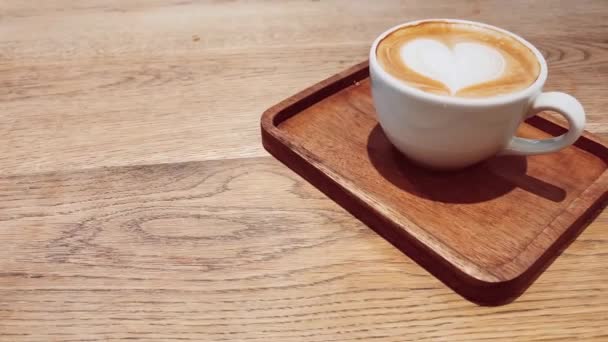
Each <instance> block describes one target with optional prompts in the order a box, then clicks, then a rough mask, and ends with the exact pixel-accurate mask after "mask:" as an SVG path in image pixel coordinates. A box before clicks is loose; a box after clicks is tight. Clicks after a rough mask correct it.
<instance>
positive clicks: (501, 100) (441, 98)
mask: <svg viewBox="0 0 608 342" xmlns="http://www.w3.org/2000/svg"><path fill="white" fill-rule="evenodd" d="M426 22H447V23H458V24H469V25H476V26H480V27H484V28H488V29H491V30H495V31H498V32H500V33H504V34H506V35H509V36H511V37H513V38H515V39H516V40H517V41H519V42H520V43H522V44H523V45H524V46H526V47H527V48H528V49H530V51H532V52H533V53H534V55H535V56H536V60H537V61H538V63H539V65H540V71H539V73H538V77H537V78H536V80H535V81H534V82H533V83H532V84H531V85H529V86H528V87H527V88H525V89H522V90H518V91H516V92H513V93H509V94H502V95H496V96H490V97H481V98H464V97H456V96H446V95H439V94H433V93H429V92H425V91H423V90H420V89H418V88H415V87H412V86H410V85H408V84H406V83H405V82H403V81H401V80H399V79H398V78H396V77H395V76H393V75H391V74H389V73H388V72H387V71H385V70H384V69H383V68H382V67H381V66H380V65H379V63H378V60H377V56H376V50H377V48H378V44H379V43H380V41H382V39H384V38H385V37H386V36H387V35H389V34H391V33H392V32H394V31H396V30H398V29H401V28H403V27H407V26H413V25H418V24H421V23H426ZM369 61H370V68H373V69H374V72H375V73H376V74H377V75H378V76H380V77H381V78H382V79H383V80H384V81H386V82H387V83H388V84H389V85H390V86H392V87H394V88H397V89H398V90H399V91H401V92H403V93H407V94H410V95H412V96H416V97H419V98H421V99H424V100H427V101H430V102H441V103H443V104H450V105H466V106H488V105H501V104H507V103H511V102H514V101H517V100H521V99H523V98H527V97H530V96H531V95H533V94H535V93H537V92H540V90H541V89H542V87H543V85H544V84H545V81H546V80H547V62H546V61H545V58H544V57H543V55H542V53H540V51H539V50H538V49H537V48H536V47H535V46H534V45H532V44H531V43H530V42H528V41H527V40H525V39H524V38H522V37H520V36H518V35H517V34H515V33H513V32H510V31H507V30H504V29H501V28H499V27H496V26H492V25H489V24H485V23H480V22H477V21H470V20H462V19H448V18H436V19H422V20H415V21H409V22H406V23H402V24H399V25H396V26H393V27H391V28H389V29H388V30H386V31H384V32H383V33H382V34H380V35H379V36H378V37H377V38H376V39H375V40H374V42H373V44H372V46H371V49H370V54H369Z"/></svg>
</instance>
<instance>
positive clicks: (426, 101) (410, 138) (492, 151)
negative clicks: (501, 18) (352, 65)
mask: <svg viewBox="0 0 608 342" xmlns="http://www.w3.org/2000/svg"><path fill="white" fill-rule="evenodd" d="M425 21H434V22H436V21H442V22H453V23H465V24H473V25H478V26H482V27H487V28H490V29H493V30H496V31H499V32H502V33H504V34H506V35H509V36H512V37H513V38H515V39H517V40H518V41H520V42H521V43H522V44H524V45H525V46H527V47H528V48H529V49H530V50H531V51H533V52H534V54H535V55H536V58H537V59H538V63H539V64H540V73H539V75H538V78H537V79H536V81H535V82H534V83H533V84H532V85H530V86H529V87H528V88H526V89H524V90H521V91H517V92H513V93H509V94H506V95H499V96H493V97H486V98H471V99H469V98H461V97H450V96H443V95H437V94H432V93H427V92H424V91H422V90H420V89H417V88H414V87H412V86H409V85H407V84H406V83H404V82H402V81H400V80H398V79H397V78H395V77H394V76H392V75H390V74H389V73H388V72H386V71H385V70H384V69H382V67H381V66H380V65H379V63H378V60H377V57H376V48H377V46H378V43H379V42H380V41H381V40H382V39H383V38H384V37H386V36H387V35H388V34H389V33H391V32H393V31H395V30H398V29H400V28H402V27H405V26H409V25H416V24H419V23H421V22H425ZM369 69H370V75H371V82H372V95H373V99H374V106H375V107H376V112H377V115H378V121H379V122H380V125H381V126H382V129H383V131H384V133H385V134H386V136H387V138H388V139H389V140H390V141H391V143H392V144H393V145H394V146H395V147H396V148H397V149H398V150H399V151H401V152H402V153H403V154H405V155H406V156H407V157H409V158H410V159H412V160H413V161H415V162H418V163H419V164H422V165H425V166H428V167H432V168H439V169H453V168H462V167H466V166H469V165H472V164H475V163H477V162H480V161H482V160H484V159H486V158H489V157H491V156H494V155H497V154H504V155H535V154H544V153H551V152H556V151H558V150H561V149H563V148H565V147H567V146H569V145H571V144H573V143H574V142H575V141H576V140H577V139H578V138H579V137H580V135H581V134H582V133H583V129H584V126H585V111H584V110H583V107H582V105H581V104H580V103H579V102H578V101H577V100H576V99H575V98H574V97H572V96H570V95H568V94H565V93H559V92H547V93H543V92H542V88H543V85H544V84H545V81H546V79H547V62H546V61H545V58H544V57H543V55H542V54H541V53H540V52H539V51H538V49H536V48H535V47H534V46H533V45H532V44H530V43H529V42H527V41H526V40H524V39H523V38H521V37H519V36H517V35H515V34H513V33H511V32H508V31H505V30H503V29H500V28H497V27H494V26H490V25H486V24H482V23H476V22H471V21H465V20H455V19H427V20H420V21H415V22H409V23H405V24H402V25H398V26H395V27H393V28H391V29H389V30H387V31H386V32H384V33H382V34H381V35H380V36H379V37H378V38H377V39H376V40H375V41H374V43H373V45H372V47H371V51H370V56H369ZM544 110H550V111H554V112H557V113H559V114H561V115H563V116H564V117H565V118H566V119H567V120H568V123H569V125H570V129H569V131H568V132H567V133H565V134H564V135H561V136H559V137H555V138H550V139H541V140H537V139H524V138H519V137H516V136H515V133H516V130H517V127H518V126H519V125H520V124H521V122H522V121H523V120H525V119H526V118H528V117H530V116H533V115H535V114H536V113H538V112H540V111H544Z"/></svg>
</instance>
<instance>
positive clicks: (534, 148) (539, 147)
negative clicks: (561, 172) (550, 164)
mask: <svg viewBox="0 0 608 342" xmlns="http://www.w3.org/2000/svg"><path fill="white" fill-rule="evenodd" d="M545 110H550V111H553V112H557V113H559V114H561V115H562V116H563V117H565V118H566V119H567V120H568V124H569V125H570V128H569V130H568V132H566V133H564V134H562V135H560V136H559V137H554V138H548V139H526V138H519V137H513V139H512V140H511V142H510V143H509V145H508V146H507V148H506V149H505V150H503V151H502V152H501V153H500V154H502V155H519V156H529V155H535V154H545V153H551V152H556V151H559V150H561V149H563V148H566V147H568V146H570V145H572V144H573V143H574V142H575V141H576V140H577V139H578V138H579V137H580V136H581V134H583V130H584V128H585V110H584V109H583V106H582V105H581V104H580V102H578V100H576V99H575V98H574V97H572V96H570V95H568V94H566V93H560V92H548V93H542V94H540V95H538V96H537V97H536V98H535V99H534V101H533V102H532V105H531V106H530V109H529V111H528V115H527V116H526V117H531V116H534V115H536V114H537V113H539V112H542V111H545Z"/></svg>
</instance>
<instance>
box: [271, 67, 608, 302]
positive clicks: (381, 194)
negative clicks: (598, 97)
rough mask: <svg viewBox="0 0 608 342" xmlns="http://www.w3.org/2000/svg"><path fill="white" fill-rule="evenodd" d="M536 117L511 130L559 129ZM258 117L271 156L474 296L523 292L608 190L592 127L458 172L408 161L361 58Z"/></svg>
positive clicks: (606, 156)
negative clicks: (538, 150) (553, 146)
mask: <svg viewBox="0 0 608 342" xmlns="http://www.w3.org/2000/svg"><path fill="white" fill-rule="evenodd" d="M488 115H492V114H491V113H488ZM543 115H546V114H545V113H543V114H542V115H537V116H536V117H534V118H531V119H529V120H528V121H527V122H526V123H524V124H522V125H521V126H520V127H519V129H518V132H517V135H518V136H521V137H526V138H532V139H548V138H551V137H554V136H558V135H561V134H564V133H565V132H566V128H565V127H562V126H559V125H557V124H554V123H553V122H551V121H549V120H546V119H545V118H544V117H543ZM261 126H262V127H261V128H262V142H263V144H264V147H265V148H266V149H267V150H268V151H269V152H270V153H271V154H272V155H274V156H275V157H276V158H277V159H279V160H280V161H282V162H283V163H284V164H286V165H287V166H289V167H290V168H291V169H293V170H294V171H296V172H297V173H298V174H300V175H302V177H304V178H305V179H307V180H308V181H309V182H310V183H311V184H313V185H315V186H316V187H317V188H318V189H319V190H321V191H323V192H324V193H325V194H327V195H328V196H329V197H330V198H332V199H334V200H335V201H336V202H337V203H339V204H340V205H341V206H342V207H344V208H345V209H347V210H348V211H349V212H350V213H352V214H353V215H354V216H356V217H358V218H359V219H361V221H363V222H365V223H366V224H367V225H369V226H370V227H372V228H373V229H374V230H376V231H377V232H378V233H380V234H381V235H383V236H385V237H386V239H387V240H388V241H390V242H391V243H393V244H394V245H395V246H396V247H398V248H399V249H401V250H402V251H403V252H404V253H406V254H407V255H408V256H410V257H411V258H412V259H414V260H416V261H417V262H418V263H419V264H420V265H421V266H423V267H424V268H426V269H427V270H429V272H431V273H433V274H434V275H435V276H437V277H438V278H439V279H440V280H442V281H443V282H444V283H446V284H447V285H448V286H450V287H452V288H453V289H454V290H455V291H456V292H458V293H460V294H461V295H463V296H464V297H466V298H468V299H470V300H472V301H475V302H478V303H481V304H494V305H496V304H505V303H508V302H510V301H512V300H513V299H515V298H516V296H518V295H519V294H521V293H522V292H523V291H524V290H525V288H526V287H527V286H528V285H529V284H530V283H531V282H532V281H533V280H534V279H535V278H536V277H537V276H538V274H539V273H540V272H542V270H543V269H544V268H546V266H547V265H548V263H549V262H550V261H552V260H553V259H554V258H555V257H556V256H557V255H559V252H560V251H561V250H563V249H564V248H565V247H567V245H568V244H569V243H570V242H571V241H572V239H574V238H575V237H576V236H577V235H578V234H579V233H580V232H581V230H582V229H584V228H585V226H586V224H587V223H589V222H590V221H591V220H593V219H594V218H595V216H596V215H597V213H599V212H600V211H602V210H603V209H604V207H605V206H606V199H607V198H608V171H607V170H606V169H607V166H608V165H607V163H608V147H607V146H606V145H605V144H603V143H602V142H600V141H599V140H598V138H596V137H594V136H592V135H590V134H589V133H588V132H587V133H585V134H583V136H582V137H581V138H580V139H579V140H578V141H577V142H576V143H575V144H574V145H572V146H570V147H568V148H566V149H563V150H561V151H559V152H557V153H551V154H546V155H542V156H534V157H529V158H525V157H521V156H519V157H516V156H501V157H495V158H491V159H489V160H487V161H485V162H483V163H479V164H477V165H474V166H472V167H469V168H467V169H465V170H461V171H457V172H451V173H445V172H430V171H428V170H425V169H423V168H421V167H419V166H417V165H415V164H413V163H412V162H410V161H408V160H407V159H405V158H404V157H403V155H401V154H399V153H397V152H396V150H395V148H393V146H392V145H391V143H390V142H389V141H388V139H387V138H386V136H385V135H384V133H383V132H382V128H380V125H379V124H378V122H377V120H376V111H375V110H374V106H373V101H372V96H371V81H370V78H369V71H368V63H367V62H364V63H361V64H359V65H356V66H353V67H352V68H349V69H347V70H345V71H343V72H341V73H339V74H337V75H335V76H333V77H331V78H329V79H326V80H324V81H322V82H319V83H318V84H315V85H313V86H311V87H310V88H308V89H306V90H303V91H302V92H300V93H298V94H296V95H294V96H292V97H290V98H289V99H287V100H285V101H283V102H281V103H280V104H278V105H276V106H273V107H272V108H270V109H268V110H267V111H266V112H265V113H264V115H263V116H262V119H261ZM531 208H533V210H531Z"/></svg>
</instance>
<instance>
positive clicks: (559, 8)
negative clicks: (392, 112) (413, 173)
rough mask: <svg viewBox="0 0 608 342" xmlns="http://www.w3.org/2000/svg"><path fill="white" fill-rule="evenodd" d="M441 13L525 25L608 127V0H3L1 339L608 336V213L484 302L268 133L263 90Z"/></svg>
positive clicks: (316, 75) (312, 78)
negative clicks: (396, 242)
mask: <svg viewBox="0 0 608 342" xmlns="http://www.w3.org/2000/svg"><path fill="white" fill-rule="evenodd" d="M428 17H457V18H463V19H471V20H479V21H485V22H488V23H490V24H494V25H497V26H500V27H504V28H506V29H508V30H512V31H514V32H517V33H519V34H521V35H522V36H524V37H526V38H528V39H529V40H530V41H531V42H532V43H534V44H535V45H537V46H538V47H539V48H540V49H541V50H542V51H543V53H544V54H545V56H547V60H548V63H549V70H550V71H549V80H548V82H547V86H546V89H550V90H562V91H566V92H570V93H572V94H573V95H575V96H576V97H577V98H579V99H580V100H581V102H582V103H583V104H584V106H585V109H586V111H587V115H588V122H589V124H588V129H589V130H590V131H592V132H594V133H596V134H598V135H600V136H604V137H607V136H608V124H607V123H608V116H606V108H608V97H606V94H607V93H608V86H607V84H606V82H605V80H606V79H607V78H608V51H607V50H608V42H607V41H606V37H607V36H608V27H607V26H606V22H608V4H607V3H606V1H604V0H584V1H578V2H576V3H574V2H572V3H571V2H564V1H544V0H543V1H534V2H530V1H523V0H520V1H510V2H504V1H500V0H495V1H459V2H448V1H440V0H418V1H375V2H371V1H348V0H335V1H331V0H327V1H326V0H322V1H295V0H293V1H263V0H260V1H246V0H235V1H229V0H226V1H219V0H218V1H187V0H186V1H184V0H174V1H171V0H166V1H160V0H151V1H139V0H137V1H118V0H113V1H100V0H87V1H68V0H49V1H12V0H5V1H0V184H1V186H0V340H2V341H87V340H88V341H94V340H95V341H96V340H103V341H123V340H139V341H158V340H176V341H188V340H191V341H248V340H251V341H258V340H263V341H353V340H377V341H404V340H412V341H413V340H416V341H481V340H505V341H522V340H523V341H532V340H551V341H572V340H585V341H593V340H596V341H605V340H606V339H608V332H607V330H606V326H607V325H608V299H607V298H608V296H607V294H608V269H607V268H606V267H605V265H606V257H607V255H608V247H607V246H608V241H607V240H608V235H607V234H606V229H607V228H608V216H606V214H605V213H602V214H601V215H600V217H599V218H598V219H597V220H596V221H595V222H594V223H593V224H592V225H591V226H589V228H588V229H587V230H586V231H585V232H584V233H583V234H582V235H581V236H580V237H579V238H578V239H577V240H576V241H575V242H574V243H573V244H572V245H571V246H570V247H569V248H568V249H567V250H566V251H565V252H564V253H563V255H562V256H561V257H560V258H559V259H558V260H557V261H556V262H555V263H554V264H553V265H552V266H551V267H550V268H549V269H548V270H547V271H546V272H545V273H544V274H543V275H542V276H541V277H540V278H539V279H538V281H537V282H535V283H534V285H533V286H532V287H531V288H530V289H529V290H528V291H527V292H526V293H525V294H524V295H523V296H522V297H520V298H519V299H518V300H517V301H515V302H514V303H512V304H509V305H507V306H503V307H498V308H488V307H479V306H476V305H474V304H471V303H469V302H467V301H465V300H463V299H462V298H461V297H460V296H458V295H456V294H454V293H453V292H452V291H451V290H449V289H448V288H446V287H445V286H444V285H443V284H441V283H440V282H439V281H438V280H436V279H435V278H434V277H432V276H431V275H429V274H428V273H426V271H424V270H423V269H422V268H421V267H419V266H418V265H416V264H415V263H413V262H412V261H411V260H410V259H408V258H407V257H406V256H404V255H403V254H402V253H401V252H400V251H398V250H396V249H395V248H394V247H393V246H391V245H389V244H388V243H387V242H385V241H384V240H383V239H382V238H380V237H379V236H378V235H376V234H375V233H374V232H373V231H371V230H369V229H368V228H367V227H365V226H363V225H362V224H361V223H359V222H358V221H357V220H355V219H354V218H352V217H351V216H350V215H349V214H347V213H346V212H345V211H343V210H342V209H341V208H339V207H338V206H337V205H336V204H334V203H333V202H331V201H330V200H328V199H327V198H326V197H325V196H324V195H322V194H321V193H320V192H318V191H317V190H315V189H314V188H313V187H312V186H310V185H309V184H308V183H306V182H304V181H303V180H302V179H301V178H299V177H298V176H296V175H295V174H293V173H292V172H291V171H289V170H288V169H286V168H285V167H284V166H283V165H281V164H279V163H278V162H276V161H274V160H273V159H272V158H270V157H268V156H267V154H266V152H265V151H264V150H263V148H262V146H261V144H260V138H259V117H260V114H261V113H262V112H263V111H264V110H265V109H266V108H268V107H269V106H271V105H273V104H275V103H277V102H278V101H280V100H282V99H284V98H286V97H287V96H290V95H292V94H294V93H296V92H298V91H300V90H301V89H304V88H306V87H308V86H309V85H311V84H314V83H316V82H318V81H319V80H322V79H324V78H326V77H327V76H330V75H332V74H334V73H336V72H339V71H341V70H343V69H344V68H346V67H348V66H350V65H353V64H356V63H358V62H360V61H362V60H364V59H365V58H366V56H367V52H368V47H369V44H370V42H371V41H372V39H373V38H374V37H375V36H376V35H377V34H378V33H380V32H382V31H383V30H384V29H386V28H388V27H390V26H392V25H394V24H397V23H400V22H404V21H407V20H411V19H417V18H428ZM564 23H568V25H564Z"/></svg>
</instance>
